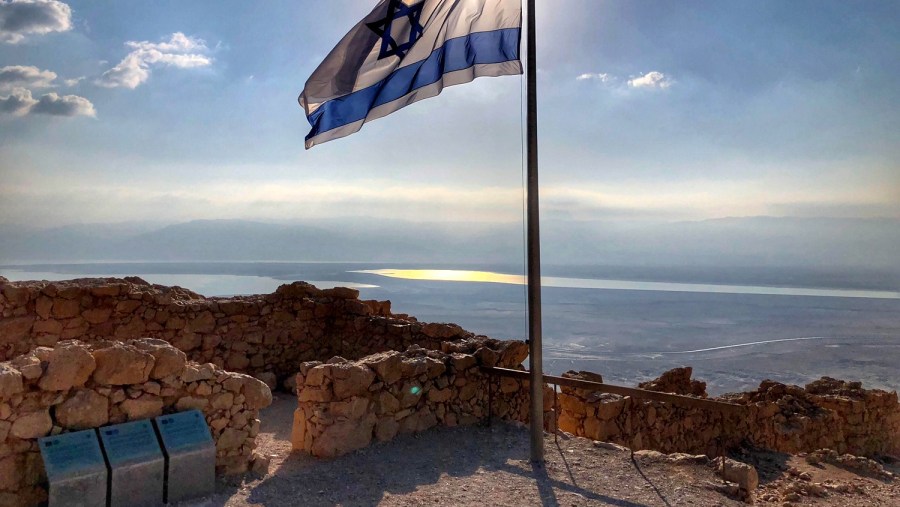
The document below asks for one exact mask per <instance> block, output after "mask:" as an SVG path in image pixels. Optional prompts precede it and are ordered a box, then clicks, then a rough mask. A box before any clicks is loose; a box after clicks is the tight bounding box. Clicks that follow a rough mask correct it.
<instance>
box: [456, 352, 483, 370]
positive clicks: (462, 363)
mask: <svg viewBox="0 0 900 507" xmlns="http://www.w3.org/2000/svg"><path fill="white" fill-rule="evenodd" d="M477 363H478V360H477V359H476V358H475V356H472V355H469V354H463V353H460V352H454V353H452V354H450V364H451V365H453V369H454V370H456V371H465V370H468V369H469V368H471V367H473V366H475V365H476V364H477Z"/></svg>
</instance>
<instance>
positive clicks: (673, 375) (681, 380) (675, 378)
mask: <svg viewBox="0 0 900 507" xmlns="http://www.w3.org/2000/svg"><path fill="white" fill-rule="evenodd" d="M693 371H694V370H693V369H692V368H691V367H690V366H685V367H682V368H674V369H672V370H669V371H667V372H664V373H663V374H662V375H660V376H659V378H657V379H654V380H651V381H649V382H642V383H640V384H638V387H640V388H641V389H646V390H648V391H658V392H663V393H674V394H686V395H690V396H699V397H701V398H706V382H701V381H699V380H691V374H692V373H693Z"/></svg>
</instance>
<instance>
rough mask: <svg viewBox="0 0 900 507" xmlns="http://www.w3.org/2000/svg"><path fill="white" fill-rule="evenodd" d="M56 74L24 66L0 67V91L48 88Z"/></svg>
mask: <svg viewBox="0 0 900 507" xmlns="http://www.w3.org/2000/svg"><path fill="white" fill-rule="evenodd" d="M55 79H56V73H55V72H53V71H49V70H40V69H38V68H37V67H32V66H25V65H8V66H6V67H0V90H11V89H13V88H48V87H50V86H53V81H54V80H55Z"/></svg>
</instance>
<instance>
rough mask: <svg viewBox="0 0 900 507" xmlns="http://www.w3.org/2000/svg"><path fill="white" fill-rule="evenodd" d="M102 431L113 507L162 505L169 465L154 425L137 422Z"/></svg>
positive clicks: (147, 421)
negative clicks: (166, 467) (166, 468)
mask: <svg viewBox="0 0 900 507" xmlns="http://www.w3.org/2000/svg"><path fill="white" fill-rule="evenodd" d="M99 432H100V441H101V442H102V443H103V450H104V451H106V459H107V461H108V462H109V477H110V487H109V505H110V507H120V506H122V507H125V506H132V505H133V506H135V507H143V506H155V505H161V504H162V503H163V502H164V493H163V487H164V484H165V473H166V470H165V466H166V463H165V458H164V457H163V453H162V449H161V448H160V446H159V440H158V439H157V437H156V431H155V430H154V429H153V423H152V422H151V421H150V420H143V421H134V422H128V423H124V424H116V425H113V426H106V427H104V428H100V430H99Z"/></svg>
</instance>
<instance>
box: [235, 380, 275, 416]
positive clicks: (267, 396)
mask: <svg viewBox="0 0 900 507" xmlns="http://www.w3.org/2000/svg"><path fill="white" fill-rule="evenodd" d="M241 381H242V382H243V389H242V391H241V394H243V395H244V398H245V401H244V403H245V404H246V405H247V408H249V409H250V410H259V409H262V408H266V407H268V406H269V405H271V404H272V390H271V389H269V386H267V385H266V384H265V383H263V382H262V381H260V380H257V379H255V378H253V377H251V376H249V375H241Z"/></svg>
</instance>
